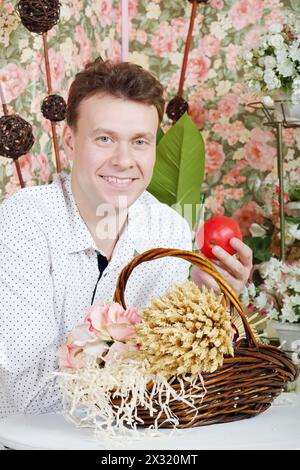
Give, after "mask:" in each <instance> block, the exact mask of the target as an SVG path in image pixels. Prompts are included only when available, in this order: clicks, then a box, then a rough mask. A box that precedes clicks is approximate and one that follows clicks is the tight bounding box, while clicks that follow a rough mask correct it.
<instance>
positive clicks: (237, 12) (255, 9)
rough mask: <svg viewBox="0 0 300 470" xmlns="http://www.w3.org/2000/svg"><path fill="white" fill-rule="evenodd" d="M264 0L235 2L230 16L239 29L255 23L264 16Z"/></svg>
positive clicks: (240, 0) (235, 26)
mask: <svg viewBox="0 0 300 470" xmlns="http://www.w3.org/2000/svg"><path fill="white" fill-rule="evenodd" d="M263 9H264V4H263V0H239V1H237V2H234V4H233V6H232V7H231V9H230V10H229V14H228V17H229V19H230V20H231V22H232V25H233V27H234V28H235V29H237V30H238V31H239V30H240V29H243V28H246V26H249V25H250V24H255V23H256V22H257V21H258V20H259V19H260V18H261V16H262V14H263Z"/></svg>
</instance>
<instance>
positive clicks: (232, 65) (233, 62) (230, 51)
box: [225, 44, 239, 70]
mask: <svg viewBox="0 0 300 470" xmlns="http://www.w3.org/2000/svg"><path fill="white" fill-rule="evenodd" d="M238 51H239V47H238V46H235V45H234V44H229V45H228V46H227V47H226V49H225V54H226V55H225V58H226V64H227V67H228V69H229V70H235V69H236V66H237V59H238Z"/></svg>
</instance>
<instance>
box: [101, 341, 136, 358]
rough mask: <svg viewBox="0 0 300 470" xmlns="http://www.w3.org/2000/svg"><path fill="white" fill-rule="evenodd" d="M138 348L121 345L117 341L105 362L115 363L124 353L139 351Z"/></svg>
mask: <svg viewBox="0 0 300 470" xmlns="http://www.w3.org/2000/svg"><path fill="white" fill-rule="evenodd" d="M138 349H139V348H138V346H135V345H131V344H124V343H119V342H118V341H116V342H115V343H114V344H113V345H112V346H111V347H110V349H109V351H108V353H107V355H106V356H105V357H104V360H105V362H109V363H113V362H114V361H117V360H118V359H120V357H121V356H122V352H124V351H137V350H138Z"/></svg>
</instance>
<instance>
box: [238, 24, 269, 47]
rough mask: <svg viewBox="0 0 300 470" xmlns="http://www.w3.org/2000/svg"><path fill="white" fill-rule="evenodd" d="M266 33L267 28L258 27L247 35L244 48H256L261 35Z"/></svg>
mask: <svg viewBox="0 0 300 470" xmlns="http://www.w3.org/2000/svg"><path fill="white" fill-rule="evenodd" d="M265 31H266V27H265V26H256V27H255V28H253V29H251V30H250V31H249V32H248V33H246V35H245V39H244V41H243V46H246V47H255V46H256V45H257V43H258V40H259V38H260V37H261V35H262V34H263V33H264V32H265Z"/></svg>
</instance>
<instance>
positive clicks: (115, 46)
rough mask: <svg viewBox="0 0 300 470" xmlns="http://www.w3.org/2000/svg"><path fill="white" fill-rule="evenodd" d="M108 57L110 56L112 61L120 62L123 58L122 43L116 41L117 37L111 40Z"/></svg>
mask: <svg viewBox="0 0 300 470" xmlns="http://www.w3.org/2000/svg"><path fill="white" fill-rule="evenodd" d="M107 57H109V59H110V60H111V61H112V62H118V61H119V60H121V44H120V42H119V41H116V40H115V39H111V40H110V41H109V45H108V50H107Z"/></svg>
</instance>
